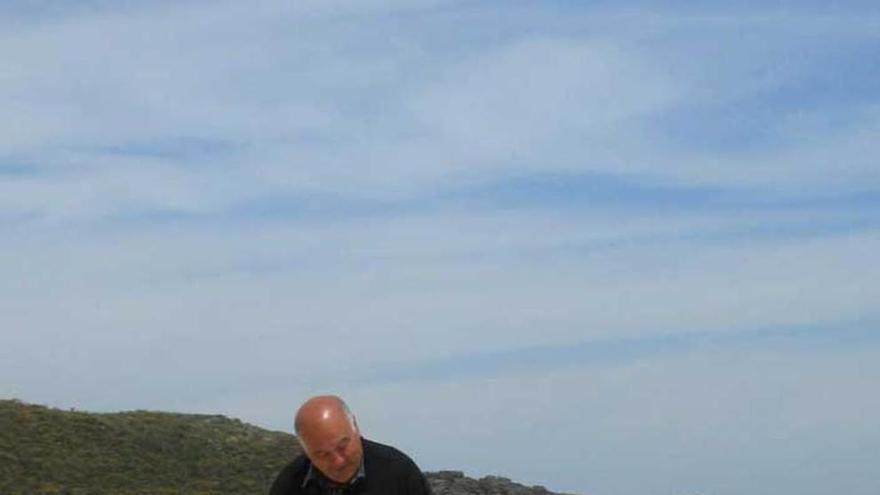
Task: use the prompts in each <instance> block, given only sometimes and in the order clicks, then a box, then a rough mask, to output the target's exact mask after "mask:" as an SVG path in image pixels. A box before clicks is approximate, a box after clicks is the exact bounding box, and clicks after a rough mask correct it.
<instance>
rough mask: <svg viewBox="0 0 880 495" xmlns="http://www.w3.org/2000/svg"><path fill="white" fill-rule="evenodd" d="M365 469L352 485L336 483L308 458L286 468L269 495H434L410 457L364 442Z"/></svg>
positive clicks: (392, 448) (363, 461)
mask: <svg viewBox="0 0 880 495" xmlns="http://www.w3.org/2000/svg"><path fill="white" fill-rule="evenodd" d="M363 446H364V457H363V459H362V460H361V469H360V470H358V474H356V475H355V477H354V478H353V479H352V481H350V482H349V483H343V484H340V483H333V482H332V481H330V480H328V479H327V478H326V477H325V476H323V475H322V474H321V472H320V471H318V470H317V469H315V468H313V467H312V463H311V462H309V459H308V458H307V457H306V456H305V455H300V456H299V457H297V458H296V459H294V460H293V462H291V463H290V464H288V465H287V466H285V467H284V468H283V469H282V470H281V473H279V474H278V477H277V478H276V479H275V483H273V484H272V488H271V490H269V495H300V494H303V495H430V493H431V491H430V489H429V488H428V482H427V480H425V476H424V475H423V474H422V471H421V470H419V468H418V466H416V463H415V462H413V461H412V459H410V458H409V457H408V456H407V455H406V454H404V453H403V452H401V451H399V450H397V449H395V448H394V447H390V446H388V445H382V444H381V443H376V442H372V441H370V440H367V439H363Z"/></svg>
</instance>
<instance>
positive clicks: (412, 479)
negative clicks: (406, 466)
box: [405, 464, 431, 495]
mask: <svg viewBox="0 0 880 495" xmlns="http://www.w3.org/2000/svg"><path fill="white" fill-rule="evenodd" d="M405 495H431V487H430V486H429V485H428V480H427V478H425V475H424V473H422V471H421V470H420V469H419V468H418V466H416V465H415V464H413V465H412V469H410V471H409V475H408V476H407V483H406V494H405Z"/></svg>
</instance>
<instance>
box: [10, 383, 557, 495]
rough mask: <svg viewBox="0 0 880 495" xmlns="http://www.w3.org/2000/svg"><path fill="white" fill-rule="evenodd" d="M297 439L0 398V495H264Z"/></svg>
mask: <svg viewBox="0 0 880 495" xmlns="http://www.w3.org/2000/svg"><path fill="white" fill-rule="evenodd" d="M299 452H300V449H299V445H298V444H297V442H296V438H295V437H294V436H293V435H290V434H287V433H282V432H275V431H268V430H264V429H262V428H258V427H256V426H253V425H249V424H246V423H243V422H241V421H239V420H236V419H230V418H227V417H224V416H220V415H202V414H176V413H167V412H152V411H130V412H120V413H89V412H80V411H63V410H59V409H52V408H48V407H44V406H39V405H33V404H26V403H23V402H20V401H16V400H0V495H50V494H51V495H111V494H112V495H178V494H180V495H183V494H187V495H191V494H192V495H199V494H201V495H208V494H211V495H214V494H216V495H226V494H229V495H232V494H242V495H244V494H263V493H266V492H267V491H268V487H269V485H270V484H271V483H272V480H273V479H274V477H275V474H276V473H277V472H278V471H279V470H280V469H281V467H282V466H283V465H284V464H285V463H287V462H289V461H290V459H292V458H293V457H294V456H296V455H297V454H298V453H299ZM426 474H427V477H428V481H429V482H430V484H431V487H432V489H433V491H434V494H435V495H489V494H492V495H507V494H510V495H548V494H550V492H548V491H547V490H545V489H544V488H543V487H525V486H523V485H520V484H517V483H514V482H512V481H510V480H509V479H507V478H501V477H495V476H488V477H485V478H482V479H480V480H475V479H471V478H468V477H466V476H464V475H463V474H462V473H461V472H458V471H441V472H436V473H426Z"/></svg>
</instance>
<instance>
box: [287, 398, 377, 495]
mask: <svg viewBox="0 0 880 495" xmlns="http://www.w3.org/2000/svg"><path fill="white" fill-rule="evenodd" d="M300 442H301V444H302V447H303V450H304V451H305V453H306V456H308V458H309V460H310V461H312V465H314V466H315V467H316V468H318V469H319V470H320V471H321V472H322V473H324V476H326V477H328V478H330V479H331V480H333V481H335V482H337V483H345V482H347V481H349V480H350V479H351V478H352V477H354V475H355V474H356V473H357V470H358V468H359V467H360V465H361V457H362V456H363V455H364V454H363V452H364V451H363V445H362V444H361V436H360V432H358V430H357V426H356V425H355V424H354V422H353V421H350V420H349V418H348V417H347V416H346V415H344V414H341V415H339V416H338V417H334V418H333V420H332V421H328V422H326V423H324V424H321V425H320V426H319V427H315V428H311V429H309V430H306V431H302V432H300Z"/></svg>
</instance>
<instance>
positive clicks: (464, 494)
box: [425, 471, 559, 495]
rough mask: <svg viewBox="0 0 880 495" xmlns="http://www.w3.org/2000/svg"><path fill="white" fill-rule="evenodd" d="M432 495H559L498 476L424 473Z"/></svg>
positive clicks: (447, 472) (448, 472) (452, 472)
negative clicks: (475, 476) (476, 477)
mask: <svg viewBox="0 0 880 495" xmlns="http://www.w3.org/2000/svg"><path fill="white" fill-rule="evenodd" d="M425 476H426V477H427V478H428V483H429V484H430V485H431V491H432V492H433V493H434V495H559V494H554V493H553V492H551V491H549V490H547V489H546V488H544V487H543V486H531V487H530V486H525V485H521V484H519V483H514V482H513V481H511V480H509V479H507V478H502V477H500V476H485V477H483V478H480V479H473V478H468V477H467V476H465V475H464V473H463V472H461V471H436V472H429V473H425Z"/></svg>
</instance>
